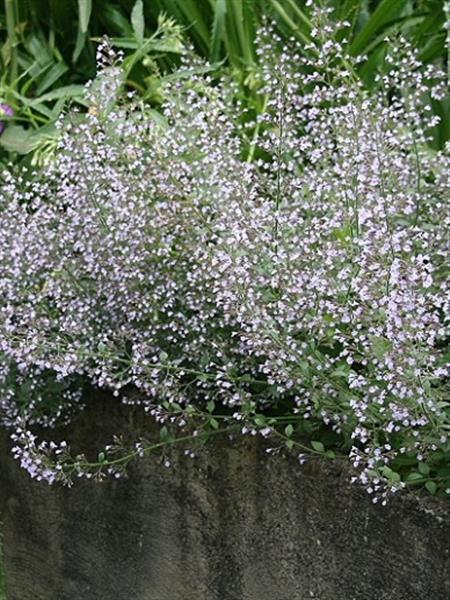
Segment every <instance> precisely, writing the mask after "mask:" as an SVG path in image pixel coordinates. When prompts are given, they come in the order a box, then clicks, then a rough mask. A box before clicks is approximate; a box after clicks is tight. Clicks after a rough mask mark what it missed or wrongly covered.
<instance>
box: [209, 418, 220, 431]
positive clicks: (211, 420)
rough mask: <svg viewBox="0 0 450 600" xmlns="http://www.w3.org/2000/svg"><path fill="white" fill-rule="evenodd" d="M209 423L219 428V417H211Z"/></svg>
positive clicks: (214, 427)
mask: <svg viewBox="0 0 450 600" xmlns="http://www.w3.org/2000/svg"><path fill="white" fill-rule="evenodd" d="M209 424H210V425H211V427H212V428H213V429H219V421H217V419H210V420H209Z"/></svg>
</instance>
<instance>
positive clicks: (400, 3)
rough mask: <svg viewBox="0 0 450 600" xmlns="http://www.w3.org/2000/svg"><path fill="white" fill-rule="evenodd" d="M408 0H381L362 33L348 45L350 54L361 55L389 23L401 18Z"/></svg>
mask: <svg viewBox="0 0 450 600" xmlns="http://www.w3.org/2000/svg"><path fill="white" fill-rule="evenodd" d="M407 2H408V0H381V2H380V3H379V4H378V6H377V8H376V9H375V10H374V12H373V13H372V15H371V16H370V18H369V20H368V21H367V23H366V25H365V26H364V28H363V29H362V31H361V32H360V33H359V34H358V35H356V36H355V38H354V40H353V42H352V43H351V45H350V53H351V54H353V55H354V56H356V55H357V54H363V53H364V52H365V51H366V47H367V45H368V44H369V42H370V41H371V40H372V39H373V36H375V35H376V34H377V33H378V32H379V31H381V29H383V27H384V26H385V25H386V24H388V23H389V22H390V21H393V20H394V19H396V18H398V17H400V16H401V14H402V12H403V10H404V8H405V6H406V4H407Z"/></svg>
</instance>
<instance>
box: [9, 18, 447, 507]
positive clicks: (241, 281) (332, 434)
mask: <svg viewBox="0 0 450 600" xmlns="http://www.w3.org/2000/svg"><path fill="white" fill-rule="evenodd" d="M318 18H319V19H320V18H323V15H322V16H320V15H319V17H318ZM334 27H335V26H330V25H329V24H327V22H321V23H320V27H318V28H317V29H316V30H313V31H312V35H313V40H314V42H313V43H312V44H311V45H310V46H309V47H307V48H306V53H305V49H304V48H299V47H296V46H295V44H292V45H290V46H284V47H283V45H282V43H281V40H279V39H277V37H276V35H275V34H274V32H272V31H270V32H264V31H263V32H262V33H261V36H260V37H261V39H260V46H259V47H260V56H261V58H262V60H261V63H262V65H263V66H262V67H261V71H260V73H259V80H258V81H259V90H260V94H261V98H262V102H261V104H262V106H263V110H262V111H261V113H260V114H257V115H251V114H249V115H245V114H244V115H242V111H241V110H240V106H239V103H238V102H237V101H236V100H235V96H234V95H233V86H232V85H231V84H230V83H229V82H227V81H223V82H219V83H217V82H216V81H214V80H213V79H212V77H211V76H209V75H208V72H207V71H208V69H207V68H206V67H205V66H204V65H200V64H189V65H187V66H186V67H184V66H182V67H181V69H180V72H179V73H178V74H177V76H174V77H173V78H169V80H168V83H167V88H166V90H165V97H166V101H165V103H164V105H163V109H162V112H161V114H159V113H155V112H152V111H149V110H148V109H146V108H145V107H142V106H141V105H140V104H139V103H137V102H135V101H134V100H132V99H131V100H129V101H125V102H124V101H121V100H120V99H118V98H119V97H120V95H118V91H119V89H120V86H121V70H120V67H119V66H117V65H114V64H112V63H111V61H110V59H111V56H110V51H109V50H108V49H106V50H105V49H103V50H102V51H101V57H102V71H101V73H100V74H99V77H98V78H97V80H95V81H94V82H93V83H92V84H91V85H90V87H89V90H88V98H89V102H90V105H91V109H90V110H89V113H88V114H87V115H86V116H85V117H83V116H82V115H79V114H72V115H69V116H68V118H67V122H66V123H64V124H61V138H60V142H59V144H58V148H57V151H56V153H55V156H54V160H53V161H52V162H51V163H50V164H49V165H47V166H46V167H44V168H43V169H42V170H41V171H39V172H37V173H33V174H28V173H21V174H17V173H13V172H11V173H9V174H5V175H4V182H3V188H2V189H3V194H2V202H1V207H0V221H1V223H0V227H1V230H2V233H3V235H2V239H1V241H0V265H1V266H0V282H1V284H0V285H1V289H2V298H1V301H0V351H1V352H2V357H3V358H2V371H1V375H2V381H3V387H2V395H1V398H0V408H1V411H2V415H3V416H2V418H3V422H4V423H5V424H6V425H7V426H9V427H11V428H12V430H13V439H14V440H15V442H16V444H15V447H14V450H13V451H14V454H15V455H16V457H17V458H19V459H20V460H21V463H22V465H23V466H24V467H25V468H27V469H28V471H29V472H30V473H31V475H33V476H36V477H38V478H44V479H46V480H48V481H49V482H53V481H55V480H61V481H64V482H70V481H71V477H72V475H73V474H74V473H77V474H78V475H80V476H87V477H94V476H97V477H100V476H102V474H104V473H105V472H109V473H111V474H114V475H117V476H120V475H121V473H122V472H123V469H124V467H125V466H126V464H127V463H128V462H129V460H131V458H133V457H134V456H139V455H142V454H144V453H145V452H146V451H148V450H150V449H153V448H156V447H158V448H159V447H161V446H164V445H165V444H170V443H176V442H177V440H182V441H185V439H186V437H187V438H189V439H191V440H192V442H194V441H195V438H198V439H203V437H204V436H205V435H208V432H209V434H212V433H214V432H217V431H221V430H222V429H226V430H233V431H241V432H242V433H244V434H246V433H248V434H253V435H256V434H261V435H263V436H264V437H265V438H267V439H268V440H272V442H269V444H270V448H268V452H269V453H276V452H280V451H281V450H282V449H284V448H287V449H290V450H295V449H296V450H297V451H298V454H299V458H300V461H301V462H302V461H304V460H305V459H306V458H307V456H308V455H311V454H317V455H321V456H326V457H329V458H334V457H335V456H337V455H346V456H348V457H349V458H350V460H351V462H352V464H353V466H354V468H355V476H354V479H355V481H359V482H361V483H362V484H363V485H364V486H365V487H366V488H367V490H368V492H369V493H371V494H372V495H373V498H374V501H376V502H377V501H381V502H385V501H386V498H387V497H388V495H389V494H391V493H394V492H396V491H398V490H400V489H402V488H405V487H407V486H414V485H415V486H417V485H420V484H425V485H426V487H427V489H428V491H429V492H431V493H433V494H434V493H439V494H442V495H445V494H446V493H447V494H448V493H450V470H449V467H448V465H447V459H448V456H449V455H450V441H449V439H448V430H449V427H450V423H449V416H450V415H449V405H448V402H447V400H446V396H445V394H446V391H447V392H448V372H449V371H448V346H447V345H446V339H447V336H448V319H449V303H448V291H449V282H448V256H449V238H448V233H447V228H448V226H449V220H450V219H449V210H448V197H449V188H450V182H449V179H448V172H449V167H450V156H449V150H450V148H448V147H447V148H445V149H444V150H443V151H439V152H435V151H431V150H430V148H429V146H428V145H427V142H428V140H429V136H430V131H431V130H432V128H433V127H434V126H435V125H436V122H437V118H436V117H435V116H433V114H432V111H431V102H432V99H433V98H442V97H443V95H444V94H445V86H444V84H443V79H442V77H443V76H442V74H441V73H439V72H438V70H436V69H434V68H433V67H431V66H428V67H427V68H422V66H421V65H420V63H419V62H418V61H417V58H416V56H415V54H414V52H413V51H412V49H411V48H410V47H409V46H408V44H407V43H406V42H405V41H404V40H400V42H399V44H398V45H397V46H395V47H394V53H393V55H392V56H390V55H388V56H387V57H386V65H385V66H386V69H385V72H384V73H381V74H380V75H379V77H378V80H377V85H376V87H375V90H374V91H373V92H371V93H370V94H369V93H368V92H366V91H365V90H364V88H363V87H362V85H361V83H360V82H359V80H358V79H357V77H356V76H355V68H356V64H355V61H354V59H352V58H351V57H350V56H348V54H347V53H346V50H345V43H338V42H337V41H335V40H336V36H335V33H336V32H335V29H334ZM268 39H270V42H269V41H267V40H268ZM275 46H278V47H279V48H278V50H277V52H274V47H275ZM105 53H106V55H105ZM105 56H106V58H105ZM394 56H395V58H394ZM430 96H431V98H430ZM241 115H242V116H241ZM86 385H91V386H96V387H100V388H106V389H108V390H111V391H112V392H113V394H114V395H115V396H118V397H119V398H121V399H122V401H123V402H125V403H134V404H140V405H142V406H143V407H144V408H145V410H146V411H147V412H148V413H149V414H150V415H152V416H153V417H155V418H156V419H157V420H158V421H160V422H161V439H160V441H158V442H157V443H151V442H149V441H146V440H139V441H137V442H135V443H134V444H131V445H130V446H126V445H124V444H122V443H119V441H116V442H115V443H114V444H111V446H109V447H107V448H106V449H105V451H104V452H101V453H100V455H99V458H98V460H96V461H91V462H90V461H88V460H87V459H86V458H85V457H84V456H82V455H80V456H77V457H75V458H74V457H71V454H70V448H69V446H68V444H66V443H65V442H63V443H60V444H56V443H55V442H48V441H43V442H39V441H38V440H37V438H36V436H35V433H34V432H33V428H34V427H35V426H36V425H40V426H44V427H47V428H52V427H54V426H55V425H57V424H58V423H59V422H62V421H64V420H65V419H69V418H70V416H71V414H72V413H73V411H76V410H79V409H81V408H82V399H83V389H84V387H85V386H86ZM191 423H193V425H192V426H191ZM192 427H193V428H194V432H192ZM183 428H187V429H189V428H191V429H190V431H191V433H190V434H189V435H182V436H177V434H176V433H174V430H175V431H178V430H179V429H183ZM188 452H189V453H191V450H189V451H188Z"/></svg>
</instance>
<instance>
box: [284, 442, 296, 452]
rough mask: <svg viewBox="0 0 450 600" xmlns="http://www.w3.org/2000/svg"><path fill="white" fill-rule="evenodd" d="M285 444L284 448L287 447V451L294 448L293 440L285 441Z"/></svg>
mask: <svg viewBox="0 0 450 600" xmlns="http://www.w3.org/2000/svg"><path fill="white" fill-rule="evenodd" d="M285 443H286V447H287V448H288V449H289V450H292V448H293V447H294V440H286V442H285Z"/></svg>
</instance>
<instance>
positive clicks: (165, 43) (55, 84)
mask: <svg viewBox="0 0 450 600" xmlns="http://www.w3.org/2000/svg"><path fill="white" fill-rule="evenodd" d="M323 3H324V2H322V1H321V0H314V2H308V1H307V0H137V1H136V0H95V2H94V1H93V0H64V1H61V0H4V2H3V5H2V6H1V8H0V44H1V53H0V60H1V78H0V100H1V101H3V102H7V103H8V104H9V105H10V106H12V107H13V108H14V111H15V116H14V126H15V127H14V129H13V130H11V128H9V129H10V130H9V131H7V132H6V133H5V134H4V135H3V136H2V137H1V144H2V146H3V148H4V149H6V150H8V151H10V152H11V151H12V152H17V153H19V154H27V153H29V152H30V151H34V150H36V149H37V148H39V149H40V150H41V151H42V149H43V148H44V149H45V147H46V146H48V147H50V148H51V145H52V138H53V127H52V124H53V123H54V122H55V120H56V119H57V118H58V116H59V115H60V114H61V111H62V110H63V109H64V107H65V106H66V104H67V102H68V101H75V102H77V103H81V104H83V98H82V94H83V88H82V84H83V83H84V82H85V81H86V80H88V79H90V78H92V77H93V76H94V74H95V48H96V45H97V42H98V40H99V38H101V37H102V36H104V35H107V36H108V37H110V38H111V39H112V40H113V43H114V44H115V45H116V46H118V47H120V48H122V49H123V50H124V51H125V52H126V55H127V61H126V63H125V65H126V69H127V76H128V85H129V87H130V88H131V89H136V90H138V91H139V92H140V93H141V94H142V95H143V96H144V97H145V98H146V99H148V101H149V102H153V103H157V102H158V99H159V98H158V91H159V86H158V81H159V78H160V76H161V75H162V74H163V75H164V74H167V73H168V72H169V71H170V70H171V68H172V67H173V65H174V64H176V63H177V62H178V59H179V56H180V54H183V53H184V52H186V51H187V46H188V45H189V44H192V45H193V47H194V48H195V50H196V52H197V53H198V54H200V55H201V56H202V57H204V58H206V59H208V60H209V61H211V62H212V63H213V64H217V65H218V67H220V68H221V69H222V70H227V69H231V70H232V72H233V74H234V76H235V78H236V80H237V81H238V83H239V84H240V89H241V93H242V95H243V97H244V98H245V100H246V102H247V103H248V106H249V107H250V108H251V109H252V110H254V111H255V112H256V113H258V112H260V111H261V106H260V100H259V98H258V94H257V89H255V86H256V83H255V76H254V70H255V65H256V61H257V57H256V54H255V45H254V41H255V34H256V31H257V29H258V26H259V25H260V24H261V23H262V22H263V21H264V20H265V19H266V18H267V17H269V18H272V19H275V20H276V22H277V24H278V27H279V30H280V32H281V33H282V34H283V35H284V36H285V37H286V38H288V37H291V36H293V37H295V38H297V39H298V40H299V41H300V42H302V43H303V44H308V42H309V40H310V32H311V22H310V18H309V15H310V11H311V5H313V4H323ZM327 4H331V5H332V6H334V8H335V13H334V14H335V16H336V18H339V19H344V20H346V21H348V27H347V29H346V30H344V31H343V32H342V33H341V35H342V36H348V38H349V39H350V40H351V44H350V48H351V52H352V54H353V55H355V56H356V55H368V56H369V61H368V62H367V63H366V64H365V65H364V66H363V67H362V68H361V69H360V73H359V75H360V76H361V77H362V79H363V81H364V82H365V83H366V85H368V86H370V85H371V84H372V82H373V79H374V75H375V73H376V72H377V71H379V70H380V69H382V68H383V64H384V59H385V55H386V50H387V47H388V41H387V36H397V35H399V34H402V35H405V36H407V37H408V38H409V39H410V40H412V42H413V43H414V45H415V46H416V47H418V48H420V51H421V59H422V60H423V61H424V62H436V63H439V64H441V65H447V64H448V48H447V47H446V36H447V33H446V30H445V27H444V24H445V10H446V5H445V3H444V2H443V0H330V1H329V2H327ZM161 16H163V17H164V18H161ZM432 104H433V109H434V111H435V113H436V114H438V115H439V116H440V117H441V122H440V124H439V126H438V127H436V129H435V132H434V138H435V142H434V144H435V146H436V147H442V145H443V143H444V142H445V141H446V140H448V139H450V107H449V104H448V100H446V101H433V102H432Z"/></svg>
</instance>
